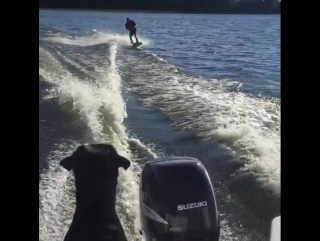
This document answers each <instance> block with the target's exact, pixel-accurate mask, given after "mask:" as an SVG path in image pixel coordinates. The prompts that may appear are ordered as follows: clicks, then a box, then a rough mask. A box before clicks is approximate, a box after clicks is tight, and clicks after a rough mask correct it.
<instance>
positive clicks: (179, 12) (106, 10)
mask: <svg viewBox="0 0 320 241" xmlns="http://www.w3.org/2000/svg"><path fill="white" fill-rule="evenodd" d="M39 10H54V11H82V12H115V13H117V12H119V13H130V12H131V13H166V14H172V13H174V14H238V15H245V14H247V15H280V14H281V13H250V12H216V13H215V12H213V13H203V12H183V11H155V10H120V9H92V8H88V9H86V8H39Z"/></svg>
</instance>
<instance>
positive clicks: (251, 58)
mask: <svg viewBox="0 0 320 241" xmlns="http://www.w3.org/2000/svg"><path fill="white" fill-rule="evenodd" d="M127 17H129V18H132V19H133V20H134V21H135V22H136V23H137V24H138V37H139V40H140V41H142V42H143V45H142V46H141V48H139V49H134V48H132V47H131V46H130V41H129V38H128V32H127V31H126V30H125V29H124V24H125V20H126V18H127ZM280 100H281V99H280V16H279V15H268V16H263V15H188V14H154V13H152V14H148V13H106V12H85V11H83V12H76V11H75V12H70V11H40V12H39V163H40V165H39V171H40V174H41V175H40V177H39V209H40V210H39V228H40V230H39V231H40V234H39V235H40V236H39V239H40V240H46V241H50V240H61V239H62V237H63V236H64V234H65V233H66V231H67V229H68V226H69V223H70V222H71V218H72V215H73V212H74V201H75V197H74V186H73V177H72V175H71V174H70V173H67V172H66V171H65V170H63V169H62V168H61V167H59V165H58V163H59V161H60V160H61V159H62V158H64V157H65V156H67V155H68V154H70V153H71V152H72V151H73V150H74V149H75V148H76V147H77V145H79V144H83V143H92V142H109V143H112V144H113V145H114V146H115V147H116V148H117V150H118V151H119V152H120V153H121V154H122V155H124V156H126V157H128V158H130V160H132V162H133V165H132V167H131V168H130V170H128V171H126V172H124V171H121V174H120V177H119V185H118V189H119V190H118V199H117V202H118V205H117V212H118V214H119V216H120V219H121V221H122V223H123V226H124V227H125V230H126V233H127V236H128V238H129V239H130V240H139V238H140V237H139V234H138V230H139V215H138V209H137V205H138V198H137V195H138V183H139V175H138V174H139V173H140V171H141V168H142V167H143V163H144V162H146V161H147V160H152V159H154V158H156V157H162V156H170V155H187V156H192V157H196V158H199V159H200V160H201V161H202V162H203V163H204V165H205V166H206V168H207V169H208V171H209V174H210V176H211V178H212V182H213V185H214V188H215V191H216V195H217V200H218V208H219V211H220V213H221V220H222V232H221V240H252V241H255V240H268V238H269V231H270V224H271V219H272V218H273V217H275V216H277V215H279V214H280V103H281V101H280Z"/></svg>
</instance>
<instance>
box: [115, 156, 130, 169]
mask: <svg viewBox="0 0 320 241" xmlns="http://www.w3.org/2000/svg"><path fill="white" fill-rule="evenodd" d="M117 161H118V165H119V167H123V169H124V170H127V169H128V168H129V167H130V165H131V162H130V161H129V160H128V159H127V158H125V157H123V156H120V155H118V160H117Z"/></svg>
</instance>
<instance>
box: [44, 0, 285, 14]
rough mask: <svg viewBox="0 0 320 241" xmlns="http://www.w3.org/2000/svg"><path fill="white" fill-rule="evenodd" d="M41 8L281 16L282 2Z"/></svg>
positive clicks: (63, 0)
mask: <svg viewBox="0 0 320 241" xmlns="http://www.w3.org/2000/svg"><path fill="white" fill-rule="evenodd" d="M39 8H57V9H71V8H77V9H92V10H135V11H137V10H142V11H173V12H182V13H183V12H185V13H253V14H277V13H280V8H281V2H280V1H279V0H90V1H89V0H39Z"/></svg>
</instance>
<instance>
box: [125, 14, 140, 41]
mask: <svg viewBox="0 0 320 241" xmlns="http://www.w3.org/2000/svg"><path fill="white" fill-rule="evenodd" d="M125 26H126V29H127V30H129V31H130V33H129V38H130V41H131V43H132V44H133V41H132V36H133V35H134V37H135V38H136V43H138V42H139V40H138V38H137V24H136V23H135V22H134V21H133V20H132V19H129V18H127V22H126V25H125Z"/></svg>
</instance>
